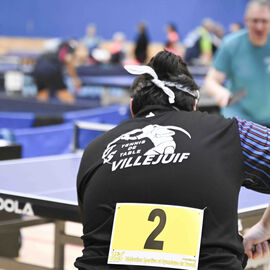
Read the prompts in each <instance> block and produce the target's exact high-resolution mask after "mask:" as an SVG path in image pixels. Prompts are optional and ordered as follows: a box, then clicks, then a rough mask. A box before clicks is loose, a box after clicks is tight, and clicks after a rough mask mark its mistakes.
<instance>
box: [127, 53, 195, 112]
mask: <svg viewBox="0 0 270 270" xmlns="http://www.w3.org/2000/svg"><path fill="white" fill-rule="evenodd" d="M148 66H150V67H152V68H153V69H154V70H155V72H156V74H157V75H158V78H159V79H160V80H161V81H167V82H173V83H176V84H181V85H182V86H183V87H186V88H188V89H189V90H191V91H194V94H195V91H196V90H199V86H198V85H197V84H196V83H195V81H194V80H193V77H192V75H191V73H190V72H189V70H188V68H187V64H186V63H185V62H184V61H183V59H182V58H181V57H180V56H177V55H175V54H173V53H171V52H168V51H166V50H164V51H161V52H159V53H158V54H157V55H156V56H154V57H153V58H152V59H151V60H150V62H149V63H148ZM152 79H153V78H152V77H151V76H150V75H148V74H143V75H140V76H139V77H137V78H136V79H135V80H134V83H133V85H132V90H133V102H132V110H133V113H134V114H136V113H137V112H138V111H140V110H141V109H143V108H144V107H145V106H147V105H164V106H174V107H176V108H178V109H180V110H185V111H192V110H193V106H194V102H195V98H194V97H193V96H191V95H190V94H188V93H186V92H183V91H181V90H179V89H177V88H175V87H173V86H170V87H169V88H170V89H171V90H172V91H173V92H174V94H175V102H174V103H173V104H170V103H169V100H168V96H167V95H166V94H165V93H164V92H163V90H162V89H161V88H159V87H158V86H156V85H155V84H154V83H153V82H152V81H151V80H152Z"/></svg>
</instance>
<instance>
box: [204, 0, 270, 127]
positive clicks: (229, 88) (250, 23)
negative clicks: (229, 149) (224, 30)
mask: <svg viewBox="0 0 270 270" xmlns="http://www.w3.org/2000/svg"><path fill="white" fill-rule="evenodd" d="M245 23H246V26H247V29H243V30H240V31H238V32H236V33H233V34H231V35H229V36H227V37H226V38H225V39H224V41H223V43H222V45H221V46H220V47H219V49H218V51H217V53H216V55H215V58H214V61H213V67H211V68H210V70H209V72H208V74H207V76H206V80H205V89H206V91H207V92H208V93H209V94H210V95H211V96H212V97H213V98H214V99H215V101H216V102H217V104H218V105H219V106H220V107H222V113H223V115H224V116H225V117H232V116H238V117H240V118H242V119H245V120H249V121H254V122H257V123H259V124H263V125H267V126H269V125H270V111H269V107H270V88H269V87H270V40H269V30H270V2H269V1H267V0H251V1H250V2H249V3H248V5H247V8H246V12H245ZM226 79H227V80H226ZM225 80H226V84H225V86H223V82H225ZM242 90H243V91H245V92H246V95H245V97H244V98H242V99H240V100H239V101H238V102H237V103H235V104H234V105H231V106H228V104H229V101H230V98H231V97H232V94H235V93H237V92H239V91H242Z"/></svg>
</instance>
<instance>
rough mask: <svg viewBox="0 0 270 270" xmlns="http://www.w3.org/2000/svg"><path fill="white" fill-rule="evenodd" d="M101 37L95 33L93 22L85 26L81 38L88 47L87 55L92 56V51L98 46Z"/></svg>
mask: <svg viewBox="0 0 270 270" xmlns="http://www.w3.org/2000/svg"><path fill="white" fill-rule="evenodd" d="M101 41H102V38H101V37H100V36H98V35H97V28H96V26H95V24H89V25H88V26H87V28H86V35H85V36H84V37H83V39H82V43H83V44H84V45H85V46H86V47H87V48H88V52H89V56H90V57H91V56H92V51H93V50H94V49H96V48H98V47H99V45H100V43H101Z"/></svg>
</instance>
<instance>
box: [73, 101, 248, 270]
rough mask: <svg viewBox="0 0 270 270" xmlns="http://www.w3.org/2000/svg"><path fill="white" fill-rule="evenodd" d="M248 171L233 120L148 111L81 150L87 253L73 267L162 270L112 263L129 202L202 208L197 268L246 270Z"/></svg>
mask: <svg viewBox="0 0 270 270" xmlns="http://www.w3.org/2000/svg"><path fill="white" fill-rule="evenodd" d="M243 171H244V169H243V156H242V151H241V145H240V139H239V133H238V128H237V123H236V121H235V120H233V119H225V118H223V117H221V116H219V115H209V114H207V113H201V112H185V111H176V110H174V109H170V108H166V107H161V106H149V107H147V108H146V109H144V110H143V111H141V112H139V114H138V115H136V117H135V118H133V119H131V120H128V121H126V122H124V123H122V124H121V125H119V126H118V127H116V128H114V129H113V130H111V131H109V132H107V133H105V134H103V135H102V136H100V137H98V138H97V139H95V140H94V141H93V142H92V143H90V144H89V145H88V147H87V149H86V150H85V152H84V155H83V158H82V162H81V165H80V169H79V173H78V180H77V188H78V198H79V201H80V204H81V206H82V209H83V211H82V213H83V234H84V235H83V237H82V239H83V241H84V246H85V248H84V250H83V256H82V257H80V258H77V260H76V262H75V266H76V267H78V268H79V269H132V270H133V269H134V270H135V269H136V270H137V269H138V270H139V269H160V268H159V267H144V266H121V265H120V266H119V265H111V264H110V265H107V257H108V252H109V245H110V237H111V232H112V225H113V217H114V212H115V205H116V203H119V202H126V203H128V202H132V203H149V204H166V205H178V206H184V207H192V208H198V209H205V213H204V221H203V229H202V239H201V248H200V260H199V269H200V270H206V269H208V270H210V269H211V270H218V269H226V270H228V269H230V270H240V269H243V266H242V264H243V261H244V258H245V255H244V251H243V246H242V238H241V237H240V236H239V234H238V222H237V221H238V217H237V205H238V194H239V191H240V187H241V185H242V183H243V180H244V179H243V178H244V174H243Z"/></svg>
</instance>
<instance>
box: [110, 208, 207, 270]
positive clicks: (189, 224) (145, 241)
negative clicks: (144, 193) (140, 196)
mask: <svg viewBox="0 0 270 270" xmlns="http://www.w3.org/2000/svg"><path fill="white" fill-rule="evenodd" d="M203 214H204V210H200V209H195V208H188V207H180V206H171V205H160V204H137V203H118V204H117V205H116V210H115V216H114V224H113V231H112V237H111V245H110V251H109V256H108V263H109V264H124V265H142V266H158V267H171V268H179V269H192V270H193V269H198V262H199V252H200V243H201V232H202V223H203Z"/></svg>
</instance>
